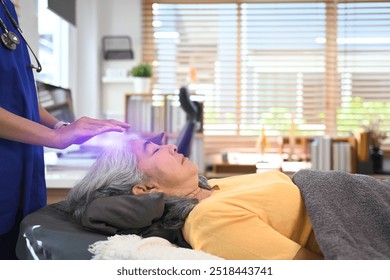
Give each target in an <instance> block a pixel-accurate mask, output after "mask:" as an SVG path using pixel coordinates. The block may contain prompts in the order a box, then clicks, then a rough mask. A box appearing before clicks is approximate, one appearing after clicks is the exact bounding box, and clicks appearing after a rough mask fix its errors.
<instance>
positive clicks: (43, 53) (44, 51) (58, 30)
mask: <svg viewBox="0 0 390 280" xmlns="http://www.w3.org/2000/svg"><path fill="white" fill-rule="evenodd" d="M69 30H70V25H69V23H67V22H66V21H65V20H63V19H61V18H60V17H59V16H57V15H56V14H54V13H53V12H52V11H50V10H48V9H47V0H39V1H38V32H39V54H38V56H39V60H40V61H41V64H42V66H43V67H42V68H43V70H42V72H41V73H39V74H38V80H40V81H42V82H45V83H49V84H53V85H57V86H61V87H65V88H68V87H69V83H70V82H69Z"/></svg>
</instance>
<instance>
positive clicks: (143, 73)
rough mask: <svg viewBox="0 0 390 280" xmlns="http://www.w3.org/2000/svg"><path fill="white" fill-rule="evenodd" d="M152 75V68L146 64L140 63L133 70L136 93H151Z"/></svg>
mask: <svg viewBox="0 0 390 280" xmlns="http://www.w3.org/2000/svg"><path fill="white" fill-rule="evenodd" d="M152 74H153V72H152V67H150V65H149V64H147V63H145V62H143V63H140V64H138V65H136V66H134V67H133V68H132V69H131V75H132V76H133V77H134V92H135V93H150V84H151V77H152Z"/></svg>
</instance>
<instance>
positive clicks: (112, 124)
mask: <svg viewBox="0 0 390 280" xmlns="http://www.w3.org/2000/svg"><path fill="white" fill-rule="evenodd" d="M129 128H130V125H129V124H127V123H124V122H120V121H116V120H98V119H93V118H89V117H82V118H80V119H78V120H76V121H74V122H72V123H71V124H69V125H67V126H62V127H61V128H59V129H55V130H54V132H55V135H56V136H55V139H54V141H53V147H55V148H58V149H64V148H66V147H68V146H70V145H72V144H82V143H84V142H85V141H87V140H89V139H91V138H92V137H94V136H96V135H99V134H102V133H105V132H112V131H116V132H125V131H127V130H128V129H129Z"/></svg>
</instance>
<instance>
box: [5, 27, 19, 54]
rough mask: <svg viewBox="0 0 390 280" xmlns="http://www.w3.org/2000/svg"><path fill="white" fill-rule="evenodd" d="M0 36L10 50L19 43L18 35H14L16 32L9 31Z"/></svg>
mask: <svg viewBox="0 0 390 280" xmlns="http://www.w3.org/2000/svg"><path fill="white" fill-rule="evenodd" d="M0 37H1V42H3V44H4V46H5V47H6V48H7V49H9V50H12V51H13V50H15V49H16V47H17V45H19V43H20V41H19V38H18V36H16V34H15V33H13V32H11V31H8V32H6V33H3V34H1V35H0Z"/></svg>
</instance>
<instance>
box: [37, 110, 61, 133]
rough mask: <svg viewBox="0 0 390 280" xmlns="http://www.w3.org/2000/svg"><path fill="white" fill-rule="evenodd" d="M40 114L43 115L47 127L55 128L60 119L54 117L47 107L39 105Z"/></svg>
mask: <svg viewBox="0 0 390 280" xmlns="http://www.w3.org/2000/svg"><path fill="white" fill-rule="evenodd" d="M39 115H40V117H41V123H42V124H44V125H45V126H47V127H50V128H53V127H54V126H55V124H56V123H57V122H58V121H59V120H58V119H56V118H55V117H53V116H52V115H51V114H50V113H49V112H48V111H47V110H46V109H45V108H43V107H42V106H41V105H39Z"/></svg>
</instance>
